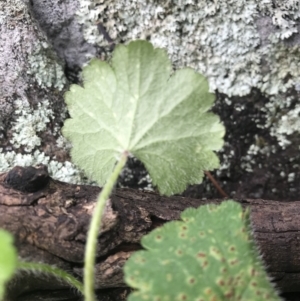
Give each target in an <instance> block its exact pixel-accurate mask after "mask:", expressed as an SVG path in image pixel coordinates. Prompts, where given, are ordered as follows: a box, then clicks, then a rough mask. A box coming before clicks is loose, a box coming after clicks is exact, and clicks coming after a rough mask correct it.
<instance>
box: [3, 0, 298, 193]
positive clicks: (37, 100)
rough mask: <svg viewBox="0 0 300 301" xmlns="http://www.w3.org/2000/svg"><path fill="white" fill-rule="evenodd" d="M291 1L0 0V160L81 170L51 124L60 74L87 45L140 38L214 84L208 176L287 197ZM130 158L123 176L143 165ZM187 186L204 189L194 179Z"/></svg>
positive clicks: (106, 46) (294, 101) (106, 52)
mask: <svg viewBox="0 0 300 301" xmlns="http://www.w3.org/2000/svg"><path fill="white" fill-rule="evenodd" d="M299 8H300V5H299V1H297V0H289V1H284V2H283V1H277V0H276V1H271V0H264V1H258V0H247V1H246V0H244V1H225V0H220V1H205V0H199V1H194V0H190V1H181V0H177V1H172V2H170V1H165V2H159V1H158V2H157V1H144V0H137V1H132V0H122V1H116V0H105V1H104V0H77V1H71V0H64V1H59V0H51V1H50V0H48V1H43V0H31V1H21V0H8V1H7V3H5V4H4V2H0V24H1V27H0V34H1V37H4V38H1V40H0V49H1V52H0V53H1V55H0V89H1V90H3V92H2V91H1V95H0V98H1V100H0V106H1V113H0V114H1V115H0V117H1V119H0V135H2V136H0V139H1V140H0V147H1V149H2V153H0V171H4V170H7V169H8V168H10V167H12V166H14V165H17V164H19V165H24V164H35V163H39V162H41V163H47V164H48V165H50V168H49V171H50V173H51V174H52V175H53V176H54V177H56V178H58V179H62V180H66V181H72V182H80V181H83V177H82V175H81V174H80V173H79V172H78V170H77V169H76V168H75V167H74V166H73V165H72V164H71V163H70V162H68V161H66V160H69V157H68V155H67V154H68V148H69V146H68V145H67V144H66V142H65V141H64V140H63V138H62V137H61V136H60V133H59V129H60V127H61V125H62V122H63V120H64V118H65V117H66V115H65V110H64V105H63V100H62V94H63V91H64V89H66V88H67V84H66V77H65V76H66V75H67V77H68V78H69V80H70V81H71V82H72V81H77V80H78V70H79V69H80V68H81V67H82V66H83V65H84V64H85V63H86V62H87V61H88V59H89V58H90V57H92V56H95V55H96V56H98V57H99V58H102V59H107V58H109V57H110V55H111V52H112V49H113V48H114V45H117V44H118V43H124V42H128V41H130V40H132V39H137V38H143V39H148V40H150V41H151V42H152V43H153V44H154V45H155V46H157V47H163V48H166V49H167V51H168V53H169V55H170V58H171V59H172V61H173V62H174V67H175V68H180V67H183V66H190V67H192V68H195V69H196V70H198V71H200V72H202V73H203V74H204V75H206V76H207V77H208V79H209V82H210V86H211V90H214V91H216V92H217V95H218V97H217V102H216V106H215V109H214V110H215V111H216V112H217V113H218V114H220V116H221V118H222V120H223V121H224V123H225V125H226V127H227V135H226V144H225V147H224V149H223V151H222V152H221V153H220V160H221V168H220V170H218V171H217V172H216V176H217V177H218V178H219V180H220V182H221V184H222V185H223V186H224V189H225V190H226V192H227V193H228V194H231V195H232V196H236V197H246V196H247V197H264V198H273V199H277V198H281V197H282V196H284V197H285V199H296V198H297V197H298V195H299V192H300V191H299V188H298V187H297V185H296V181H297V178H298V177H299V175H298V174H299V171H298V170H299V164H300V158H299V155H298V152H299V151H298V150H299V130H300V123H299V112H300V104H299V101H298V98H299V91H300V68H299V67H300V55H299V54H300V53H299V43H300V35H299V33H298V29H299V17H300V9H299ZM52 47H53V48H52ZM53 49H54V51H53ZM62 66H63V67H62ZM46 70H47V71H46ZM25 121H26V122H25ZM49 145H50V146H49ZM49 148H50V150H49ZM45 156H46V157H45ZM47 156H49V157H47ZM59 161H60V162H64V163H58V162H59ZM51 166H52V167H51ZM132 166H137V163H136V162H133V165H132ZM135 170H137V169H135ZM135 170H133V172H132V169H130V170H127V171H126V172H125V174H127V177H125V178H124V180H123V184H124V185H126V184H130V185H132V184H134V183H136V182H137V180H141V178H142V176H145V175H146V173H145V172H144V171H142V168H141V167H140V166H138V170H139V171H138V172H135ZM141 175H142V176H141ZM148 184H149V181H148V179H147V178H144V182H143V184H141V185H140V186H147V185H148ZM188 193H192V194H193V196H203V197H212V196H214V195H215V194H216V193H215V192H214V191H211V186H210V185H209V184H208V183H206V182H205V183H204V185H202V186H197V187H192V188H190V190H189V192H188Z"/></svg>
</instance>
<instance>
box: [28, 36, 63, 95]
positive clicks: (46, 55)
mask: <svg viewBox="0 0 300 301" xmlns="http://www.w3.org/2000/svg"><path fill="white" fill-rule="evenodd" d="M48 48H49V45H48V43H46V42H44V43H40V44H38V45H37V46H36V48H35V49H34V51H33V52H32V54H31V55H30V56H29V57H28V64H29V69H28V71H27V73H28V74H30V75H31V76H33V78H34V79H35V80H36V82H37V83H38V85H39V86H40V87H41V88H51V87H53V88H57V89H58V90H59V91H61V90H62V89H63V88H64V87H65V85H66V77H65V74H64V71H63V68H62V66H61V65H60V64H58V63H57V61H56V59H57V58H55V57H53V54H52V52H51V51H49V50H48Z"/></svg>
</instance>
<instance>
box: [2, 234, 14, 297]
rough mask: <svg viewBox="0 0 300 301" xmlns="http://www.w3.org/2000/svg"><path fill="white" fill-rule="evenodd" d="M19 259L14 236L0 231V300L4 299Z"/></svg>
mask: <svg viewBox="0 0 300 301" xmlns="http://www.w3.org/2000/svg"><path fill="white" fill-rule="evenodd" d="M17 259H18V258H17V251H16V248H15V247H14V245H13V236H12V235H11V234H10V233H8V232H6V231H4V230H2V229H0V300H2V299H3V298H4V293H5V284H6V283H7V281H8V280H10V278H11V277H12V276H13V274H14V272H15V270H16V267H17Z"/></svg>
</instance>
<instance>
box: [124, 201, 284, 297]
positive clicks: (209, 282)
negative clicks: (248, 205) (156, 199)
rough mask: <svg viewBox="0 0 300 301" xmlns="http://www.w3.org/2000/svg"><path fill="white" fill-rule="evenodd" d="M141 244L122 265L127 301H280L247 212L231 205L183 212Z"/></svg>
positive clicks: (229, 202)
mask: <svg viewBox="0 0 300 301" xmlns="http://www.w3.org/2000/svg"><path fill="white" fill-rule="evenodd" d="M181 219H182V221H175V222H169V223H167V224H165V225H164V226H163V227H161V228H158V229H156V230H154V231H152V232H151V233H150V234H148V235H146V236H144V237H143V239H142V245H143V247H144V248H145V249H146V250H144V251H138V252H136V253H135V254H133V255H132V256H131V258H130V259H129V260H128V261H127V263H126V265H125V268H124V272H125V281H126V283H127V284H128V285H129V286H131V287H132V288H135V289H136V291H135V292H133V293H132V294H131V295H130V296H129V299H128V301H142V300H149V301H154V300H161V301H163V300H174V301H175V300H178V301H180V300H187V301H188V300H199V301H200V300H203V301H206V300H207V301H210V300H215V301H222V300H231V301H238V300H255V301H260V300H261V301H266V300H270V301H276V300H280V298H279V297H278V295H277V294H276V292H275V290H274V288H273V286H272V284H271V283H270V282H269V280H268V276H267V274H266V272H265V270H264V268H263V264H262V261H261V259H260V257H259V255H258V252H257V249H256V247H255V245H254V242H253V238H252V235H251V229H250V226H249V224H250V223H249V211H246V212H243V210H242V207H241V206H240V205H239V204H238V203H235V202H233V201H227V202H223V203H222V204H221V205H219V206H216V205H205V206H201V207H199V208H198V209H187V210H185V211H184V212H183V213H182V214H181Z"/></svg>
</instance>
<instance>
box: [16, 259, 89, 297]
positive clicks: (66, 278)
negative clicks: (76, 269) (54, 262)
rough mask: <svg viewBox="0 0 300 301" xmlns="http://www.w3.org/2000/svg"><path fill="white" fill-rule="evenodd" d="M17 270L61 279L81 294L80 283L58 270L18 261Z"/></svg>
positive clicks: (48, 266)
mask: <svg viewBox="0 0 300 301" xmlns="http://www.w3.org/2000/svg"><path fill="white" fill-rule="evenodd" d="M17 269H18V270H24V271H31V272H33V273H37V272H40V273H44V274H46V275H52V276H54V277H55V278H57V279H61V280H63V281H65V282H66V283H68V284H70V285H71V286H72V287H75V288H76V289H77V290H78V291H79V292H80V293H81V294H83V285H82V283H81V282H80V281H78V280H77V279H76V278H75V277H73V276H72V275H71V274H69V273H67V272H65V271H64V270H61V269H59V268H56V267H53V266H51V265H48V264H44V263H36V262H25V261H19V262H18V263H17Z"/></svg>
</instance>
